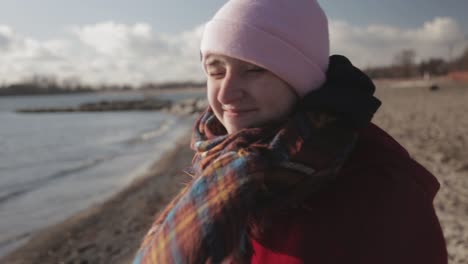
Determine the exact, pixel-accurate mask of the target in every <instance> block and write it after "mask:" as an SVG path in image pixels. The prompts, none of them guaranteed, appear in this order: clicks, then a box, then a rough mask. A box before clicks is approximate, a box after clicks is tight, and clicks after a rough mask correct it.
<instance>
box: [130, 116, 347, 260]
mask: <svg viewBox="0 0 468 264" xmlns="http://www.w3.org/2000/svg"><path fill="white" fill-rule="evenodd" d="M335 120H336V118H334V117H333V116H331V115H329V114H324V113H310V112H306V111H300V110H299V111H295V112H294V113H293V114H292V115H291V116H290V118H289V119H288V120H286V121H285V122H284V123H282V124H276V125H270V126H268V127H262V128H247V129H243V130H241V131H239V132H237V133H233V134H227V133H226V130H225V129H224V127H223V125H222V124H221V123H220V122H219V121H218V119H217V118H216V116H215V115H214V113H213V111H212V110H211V109H210V108H208V109H207V110H206V111H205V112H204V113H203V114H202V115H201V116H200V118H199V119H198V120H197V122H196V124H195V128H194V131H193V134H192V142H191V147H192V148H193V149H194V150H195V156H194V159H193V166H192V168H193V171H192V172H193V175H192V176H193V180H192V181H191V182H190V183H189V184H188V185H187V186H186V187H185V188H184V189H183V190H182V191H181V192H180V193H179V194H178V195H177V196H176V198H175V199H174V200H172V202H171V203H170V204H169V205H168V206H167V207H166V208H165V210H164V211H163V212H161V213H160V214H159V217H158V218H157V219H156V221H155V222H154V224H153V225H152V227H151V228H150V230H149V231H148V233H147V235H146V236H145V238H144V240H143V242H142V245H141V247H140V249H139V251H138V252H137V255H136V257H135V259H134V262H133V263H134V264H150V263H159V264H172V263H177V264H185V263H190V264H192V263H196V264H204V263H221V262H222V261H223V260H224V259H226V258H227V257H230V258H232V259H233V260H234V261H235V262H234V263H249V260H250V258H251V256H252V254H253V252H252V247H251V244H250V235H251V233H250V232H249V230H250V228H249V227H250V225H249V221H250V220H251V219H252V218H255V215H258V214H261V212H262V209H263V208H267V207H268V206H273V207H276V206H277V205H278V206H279V205H280V204H281V202H283V203H284V200H285V199H283V198H284V197H286V196H285V195H282V194H279V193H273V194H272V193H270V192H268V191H266V188H265V182H266V180H267V177H268V173H267V171H268V170H269V169H271V168H273V167H276V166H278V165H280V166H281V164H284V165H285V166H284V167H286V168H292V169H294V168H296V169H297V168H299V169H298V170H299V171H301V166H294V163H291V160H292V159H293V158H294V157H295V155H296V154H297V153H298V152H299V151H301V150H302V148H303V147H304V145H305V143H307V142H308V141H310V140H311V137H312V135H316V134H317V133H316V132H317V131H320V130H322V129H325V128H327V126H329V125H330V124H333V123H334V122H335ZM353 139H354V140H353V141H351V142H349V144H347V146H346V147H345V148H343V150H342V151H341V152H340V154H339V155H337V157H336V159H334V162H333V163H332V165H331V166H330V167H329V168H327V169H324V170H319V171H314V170H312V171H311V174H312V175H309V176H310V177H306V178H308V180H306V181H305V182H301V184H298V186H295V187H291V188H289V191H290V192H289V193H302V194H303V197H302V198H297V196H296V197H295V198H296V200H297V199H299V200H300V199H304V197H305V196H306V195H307V194H310V192H312V191H313V190H314V188H315V189H319V188H320V187H319V186H320V185H321V183H322V182H323V181H320V180H317V179H331V178H333V176H334V175H336V174H337V172H338V170H339V168H340V167H341V166H342V164H343V162H344V161H345V159H346V157H347V156H348V154H349V152H350V151H351V149H352V145H353V144H354V141H355V138H353ZM288 164H289V165H288ZM291 164H293V166H291ZM296 165H297V164H296ZM299 165H300V164H299ZM306 169H307V168H306ZM306 171H307V170H306ZM309 171H310V168H309ZM299 196H300V195H299ZM259 212H260V213H259Z"/></svg>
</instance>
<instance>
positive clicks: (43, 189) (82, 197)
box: [0, 93, 202, 255]
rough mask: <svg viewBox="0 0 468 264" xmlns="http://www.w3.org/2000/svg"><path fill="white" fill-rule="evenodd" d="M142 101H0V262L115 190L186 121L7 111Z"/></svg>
mask: <svg viewBox="0 0 468 264" xmlns="http://www.w3.org/2000/svg"><path fill="white" fill-rule="evenodd" d="M196 95H197V96H202V95H201V94H199V93H198V94H196ZM191 96H194V94H185V95H184V94H172V95H171V94H166V95H164V96H163V97H164V98H167V99H173V100H178V99H183V98H184V97H191ZM142 97H143V95H141V94H138V93H116V94H86V95H56V96H33V97H0V255H4V254H6V253H8V252H10V251H11V250H12V249H14V248H16V247H17V246H19V245H20V244H22V243H24V242H25V241H27V239H28V238H29V237H30V235H31V234H33V233H34V232H36V231H38V230H40V229H42V228H44V227H46V226H50V225H53V224H56V223H58V222H60V221H63V220H64V219H66V218H67V217H70V216H71V215H73V214H75V213H77V212H78V211H80V210H83V209H85V208H88V207H90V206H91V205H93V204H95V203H99V202H102V201H104V200H105V199H107V198H109V197H110V196H111V195H113V194H115V193H116V192H117V191H119V190H121V189H122V188H123V187H125V186H126V185H128V184H129V183H130V182H131V181H132V180H134V179H135V178H136V177H138V176H139V175H141V174H143V173H144V172H145V171H146V170H147V169H148V167H149V166H150V165H151V164H152V163H153V162H154V161H155V160H157V159H158V158H159V157H160V156H161V155H162V154H163V153H164V152H166V151H167V150H169V149H171V148H172V147H173V145H174V142H176V141H177V140H178V139H180V137H182V136H183V135H185V134H186V133H187V132H188V131H189V130H190V128H191V126H192V123H193V121H194V118H193V117H175V116H173V115H169V114H165V113H161V112H112V113H50V114H18V113H15V112H14V109H18V108H29V107H31V108H33V107H60V106H74V105H77V104H80V103H83V102H93V101H99V100H103V99H138V98H142Z"/></svg>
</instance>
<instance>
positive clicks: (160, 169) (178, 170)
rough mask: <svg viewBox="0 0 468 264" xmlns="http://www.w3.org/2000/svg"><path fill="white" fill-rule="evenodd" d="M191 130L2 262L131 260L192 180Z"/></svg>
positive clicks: (0, 259) (3, 257)
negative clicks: (140, 170)
mask: <svg viewBox="0 0 468 264" xmlns="http://www.w3.org/2000/svg"><path fill="white" fill-rule="evenodd" d="M189 140H190V133H187V134H186V135H184V136H182V137H181V138H180V139H179V141H178V142H175V143H174V145H175V146H174V147H173V148H172V149H171V150H169V151H167V152H165V153H164V154H163V155H162V156H161V157H160V158H159V159H158V160H156V161H154V163H153V164H152V165H151V166H150V168H149V169H148V171H147V172H146V173H144V174H143V175H141V176H139V177H137V178H136V179H135V180H133V181H132V182H131V183H130V184H129V185H128V186H127V187H124V189H122V190H121V191H119V192H117V193H116V194H115V195H113V196H112V197H111V198H109V199H108V200H106V201H104V202H102V203H98V204H95V205H92V206H91V207H90V208H88V209H85V210H83V211H81V212H78V213H77V214H75V215H73V216H72V217H70V218H68V219H66V220H65V221H63V222H61V223H58V224H56V225H53V226H50V227H46V228H44V229H42V230H40V231H38V232H37V233H35V234H33V235H32V236H31V238H30V239H29V240H28V241H27V242H26V243H24V244H22V245H21V246H19V247H18V248H16V249H14V250H13V251H11V252H10V253H8V254H6V255H5V256H2V257H1V258H0V263H8V264H20V263H28V264H29V263H129V262H131V260H132V259H133V255H134V254H135V252H136V250H137V249H138V247H139V245H140V242H141V239H142V238H143V236H144V235H145V233H146V232H147V230H148V229H149V227H150V225H151V223H152V220H153V218H154V216H155V214H156V213H157V212H158V211H159V210H160V209H162V208H163V207H164V206H165V205H166V204H167V203H168V202H169V201H170V199H171V198H172V197H173V196H174V195H175V194H176V193H177V192H178V191H179V189H180V187H181V184H182V183H183V182H184V181H187V180H188V178H187V177H188V176H186V175H185V174H184V173H183V172H182V169H183V168H184V167H187V166H189V165H190V164H191V159H192V150H190V148H189Z"/></svg>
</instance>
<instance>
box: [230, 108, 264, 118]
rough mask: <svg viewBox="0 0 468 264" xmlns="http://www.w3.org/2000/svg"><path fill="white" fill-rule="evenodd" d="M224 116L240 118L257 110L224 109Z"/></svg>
mask: <svg viewBox="0 0 468 264" xmlns="http://www.w3.org/2000/svg"><path fill="white" fill-rule="evenodd" d="M223 111H224V114H225V115H228V116H233V117H238V116H241V115H245V114H247V113H251V112H254V111H256V109H253V108H251V109H241V108H227V109H223Z"/></svg>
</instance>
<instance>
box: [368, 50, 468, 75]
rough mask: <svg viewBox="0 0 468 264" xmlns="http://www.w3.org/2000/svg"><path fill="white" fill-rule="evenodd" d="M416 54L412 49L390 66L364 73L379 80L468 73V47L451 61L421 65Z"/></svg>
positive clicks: (426, 62) (424, 62) (435, 59)
mask: <svg viewBox="0 0 468 264" xmlns="http://www.w3.org/2000/svg"><path fill="white" fill-rule="evenodd" d="M415 58H416V52H415V51H414V50H411V49H407V50H402V51H401V52H399V53H397V54H395V57H394V61H393V64H392V65H390V66H382V67H370V68H367V69H365V70H364V71H365V72H366V73H367V74H368V75H369V76H370V77H371V78H373V79H377V78H417V77H424V76H430V77H433V76H443V75H447V74H448V73H450V72H456V71H468V47H467V48H466V49H465V51H464V52H463V53H462V54H461V55H460V56H459V57H458V58H455V59H453V60H451V61H446V60H444V59H441V58H430V59H427V60H423V61H421V62H420V63H416V62H415Z"/></svg>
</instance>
